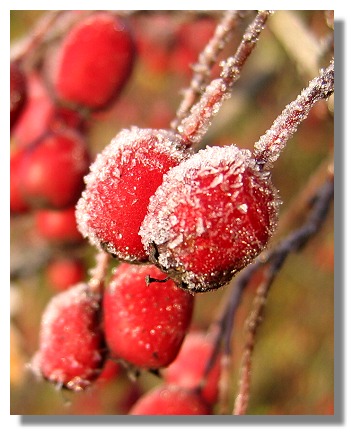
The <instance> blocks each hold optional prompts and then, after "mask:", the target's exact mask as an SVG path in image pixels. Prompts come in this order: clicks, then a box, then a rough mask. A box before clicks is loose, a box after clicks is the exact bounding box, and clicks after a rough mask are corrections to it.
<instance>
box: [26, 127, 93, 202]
mask: <svg viewBox="0 0 359 440" xmlns="http://www.w3.org/2000/svg"><path fill="white" fill-rule="evenodd" d="M89 166H90V155H89V151H88V146H87V143H86V141H85V139H84V137H83V136H82V135H80V134H79V133H78V132H77V131H75V130H71V129H68V130H63V131H61V132H58V133H49V134H48V135H46V136H45V137H44V138H43V139H41V140H39V141H38V142H37V143H36V145H34V146H33V147H32V148H31V149H29V150H28V152H27V158H26V159H25V160H24V161H23V169H22V186H21V188H22V193H23V196H24V199H25V200H26V201H27V202H28V204H29V205H31V206H32V207H34V208H38V207H41V208H56V209H62V208H67V207H69V206H71V205H74V204H75V203H76V202H77V200H78V198H79V197H80V195H81V191H82V190H83V188H84V180H83V178H84V175H85V174H86V173H87V172H88V169H89Z"/></svg>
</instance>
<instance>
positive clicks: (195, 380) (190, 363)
mask: <svg viewBox="0 0 359 440" xmlns="http://www.w3.org/2000/svg"><path fill="white" fill-rule="evenodd" d="M213 344H214V342H213V339H211V337H210V336H208V335H207V334H206V333H204V332H202V331H191V332H190V333H189V334H188V335H187V336H186V337H185V340H184V342H183V344H182V347H181V350H180V352H179V353H178V356H177V357H176V359H175V360H174V361H173V362H172V363H171V364H170V365H169V366H168V367H167V368H165V369H164V370H163V371H162V376H163V378H164V380H165V381H166V382H167V383H169V384H174V385H178V386H180V387H182V388H187V389H196V387H198V386H202V382H203V387H202V388H201V391H200V393H201V396H202V397H203V399H204V400H205V401H206V402H207V403H208V404H211V405H212V404H215V403H216V401H217V397H218V384H219V378H220V369H221V366H220V360H219V358H218V357H217V359H216V361H215V362H214V364H213V366H212V368H211V370H210V371H209V372H208V375H207V376H206V377H205V370H206V367H207V364H208V362H209V360H210V358H211V356H212V354H213V350H214V345H213Z"/></svg>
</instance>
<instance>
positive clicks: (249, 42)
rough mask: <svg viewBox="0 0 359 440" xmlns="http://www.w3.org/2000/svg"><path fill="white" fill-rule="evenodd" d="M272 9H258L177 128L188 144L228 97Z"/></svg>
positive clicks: (200, 133) (200, 134) (199, 133)
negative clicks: (237, 45) (216, 73)
mask: <svg viewBox="0 0 359 440" xmlns="http://www.w3.org/2000/svg"><path fill="white" fill-rule="evenodd" d="M270 14H271V11H259V12H258V13H257V15H256V17H255V18H254V20H253V21H252V22H251V24H250V25H249V26H248V28H247V29H246V31H245V33H244V35H243V37H242V41H241V44H240V45H239V47H238V49H237V51H236V53H235V55H234V56H232V57H229V58H228V59H227V60H226V61H225V62H224V63H223V64H222V73H221V77H220V78H217V79H214V80H213V81H211V83H210V84H209V85H208V86H207V87H206V89H205V90H204V92H203V94H202V97H201V99H200V100H199V102H198V103H197V104H195V105H194V106H193V107H192V109H191V112H190V114H189V115H188V116H187V117H186V118H184V119H183V120H182V121H181V123H180V124H179V126H178V127H177V131H178V132H179V133H180V134H181V135H182V136H183V138H184V140H185V141H186V142H187V144H188V145H192V144H194V143H197V142H199V141H200V140H201V139H202V137H203V135H204V134H205V133H206V131H207V130H208V127H209V124H210V123H211V120H212V118H213V117H214V115H215V114H216V113H217V112H218V111H219V109H220V107H221V105H222V104H223V102H224V101H225V99H228V98H230V96H231V91H232V87H233V85H234V83H235V82H236V81H237V80H238V79H239V78H240V75H241V72H242V68H243V66H244V64H245V62H246V61H247V59H248V57H249V56H250V54H251V53H252V51H253V49H254V48H255V46H256V44H257V41H258V39H259V36H260V34H261V32H262V30H263V29H264V26H265V24H266V22H267V19H268V17H269V16H270Z"/></svg>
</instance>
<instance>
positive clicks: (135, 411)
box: [129, 384, 211, 416]
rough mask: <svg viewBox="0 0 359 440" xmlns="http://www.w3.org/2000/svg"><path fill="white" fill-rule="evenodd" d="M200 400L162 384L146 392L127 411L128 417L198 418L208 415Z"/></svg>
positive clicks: (183, 389)
mask: <svg viewBox="0 0 359 440" xmlns="http://www.w3.org/2000/svg"><path fill="white" fill-rule="evenodd" d="M210 414H211V412H210V409H209V407H208V406H207V404H206V403H205V402H204V401H203V400H202V398H201V397H200V396H199V395H198V394H196V393H195V392H193V391H191V390H187V389H185V388H181V387H178V386H176V385H168V384H163V385H159V386H157V387H156V388H153V389H152V390H150V391H148V392H147V393H146V394H144V395H143V396H142V397H140V398H139V399H138V400H137V402H136V403H135V404H134V405H133V407H132V408H131V409H130V411H129V415H133V416H135V415H136V416H139V415H153V416H156V415H158V416H162V415H163V416H170V415H178V416H180V415H183V416H186V415H188V416H198V415H210Z"/></svg>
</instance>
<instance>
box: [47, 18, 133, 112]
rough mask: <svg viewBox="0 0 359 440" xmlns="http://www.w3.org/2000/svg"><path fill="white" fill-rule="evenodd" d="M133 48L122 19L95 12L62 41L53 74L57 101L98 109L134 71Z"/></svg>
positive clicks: (114, 96)
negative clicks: (58, 99)
mask: <svg viewBox="0 0 359 440" xmlns="http://www.w3.org/2000/svg"><path fill="white" fill-rule="evenodd" d="M134 58H135V47H134V43H133V38H132V35H131V32H130V30H129V28H128V25H127V23H126V22H125V20H124V19H122V18H120V17H119V16H116V15H115V14H113V13H110V12H96V13H94V14H92V15H91V16H89V17H86V18H84V19H82V20H81V21H79V22H78V23H77V24H76V25H75V26H74V27H73V28H72V29H71V31H70V32H69V33H68V34H67V35H66V37H65V38H64V40H63V42H62V45H61V47H60V48H59V52H58V55H57V59H56V61H55V65H54V71H53V72H52V81H53V86H54V90H55V93H56V94H57V96H58V97H59V98H60V100H63V101H66V102H69V103H72V104H75V105H79V106H85V107H88V108H90V109H99V108H103V107H105V106H107V105H108V104H109V103H110V102H111V101H112V100H113V99H114V98H116V97H117V96H118V94H119V93H120V92H121V90H122V89H123V87H124V86H125V84H126V83H127V81H128V79H129V77H130V74H131V72H132V69H133V64H134Z"/></svg>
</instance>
